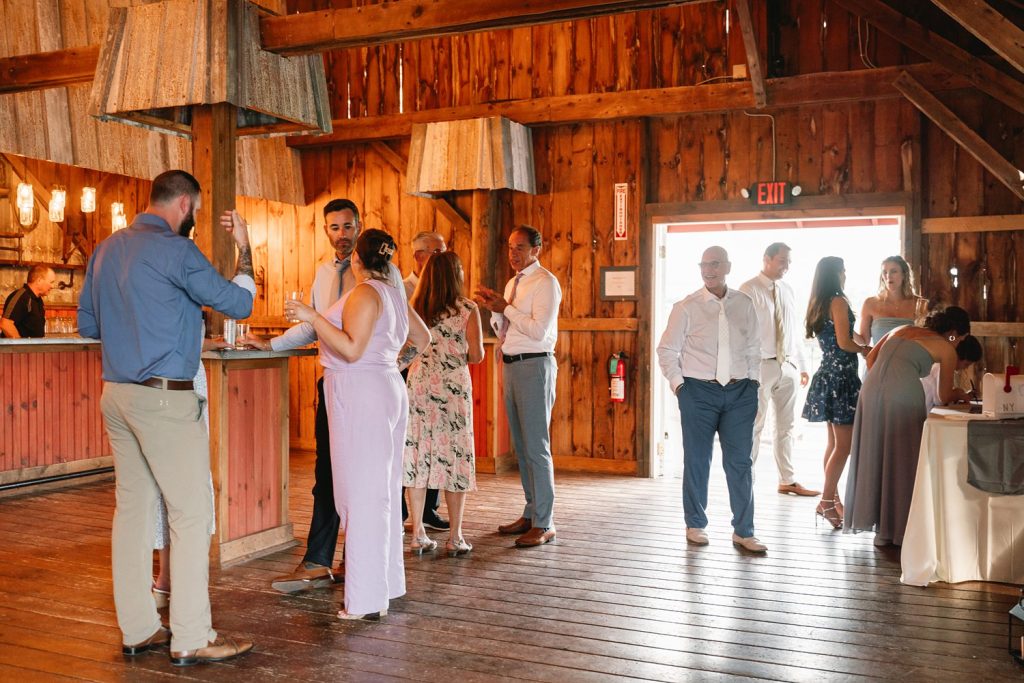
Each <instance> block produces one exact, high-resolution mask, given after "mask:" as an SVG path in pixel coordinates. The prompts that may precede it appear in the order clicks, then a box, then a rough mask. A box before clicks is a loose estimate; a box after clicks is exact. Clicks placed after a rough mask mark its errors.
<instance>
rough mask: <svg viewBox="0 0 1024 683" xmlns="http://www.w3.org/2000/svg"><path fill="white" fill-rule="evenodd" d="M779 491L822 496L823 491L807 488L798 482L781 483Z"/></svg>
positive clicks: (797, 494) (798, 494)
mask: <svg viewBox="0 0 1024 683" xmlns="http://www.w3.org/2000/svg"><path fill="white" fill-rule="evenodd" d="M779 493H792V494H793V495H796V496H820V495H821V491H815V490H814V489H805V488H804V487H803V486H801V485H800V484H798V483H797V482H795V481H794V482H793V483H792V484H779Z"/></svg>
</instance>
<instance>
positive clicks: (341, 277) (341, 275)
mask: <svg viewBox="0 0 1024 683" xmlns="http://www.w3.org/2000/svg"><path fill="white" fill-rule="evenodd" d="M334 263H335V265H336V266H337V267H338V295H337V296H336V297H335V299H334V301H337V300H338V299H340V298H341V295H342V294H344V293H345V272H346V271H347V270H348V267H349V266H350V265H352V261H350V260H349V259H345V260H343V261H335V262H334ZM331 303H334V302H333V301H332V302H331Z"/></svg>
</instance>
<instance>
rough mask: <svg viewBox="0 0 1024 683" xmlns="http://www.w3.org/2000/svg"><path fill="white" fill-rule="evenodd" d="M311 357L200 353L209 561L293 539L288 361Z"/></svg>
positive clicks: (243, 556)
mask: <svg viewBox="0 0 1024 683" xmlns="http://www.w3.org/2000/svg"><path fill="white" fill-rule="evenodd" d="M315 354H316V350H315V349H296V350H294V351H256V350H244V351H207V352H205V353H203V363H204V364H205V365H206V376H207V378H208V380H209V401H210V404H209V409H210V470H211V471H212V472H213V489H214V491H215V492H216V508H217V531H216V534H215V535H214V540H213V544H212V546H211V550H210V560H211V564H214V565H220V566H228V565H232V564H237V563H239V562H242V561H245V560H247V559H250V558H252V557H259V556H261V555H266V554H268V553H271V552H276V551H278V550H281V549H283V548H288V547H291V546H293V545H295V544H296V543H297V541H296V540H295V538H294V536H293V533H292V523H291V521H289V517H288V359H289V358H290V357H292V356H312V355H315Z"/></svg>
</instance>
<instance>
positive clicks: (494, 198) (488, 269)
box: [467, 190, 501, 292]
mask: <svg viewBox="0 0 1024 683" xmlns="http://www.w3.org/2000/svg"><path fill="white" fill-rule="evenodd" d="M498 199H499V195H498V191H497V190H474V191H473V217H472V224H471V233H470V237H471V244H472V247H471V251H470V263H469V277H468V278H467V279H468V280H469V287H468V288H467V289H468V291H469V292H475V291H476V289H477V287H489V288H490V289H498V286H497V284H498V283H497V282H496V281H495V277H494V274H495V272H496V270H495V266H496V262H497V258H498V239H499V237H500V235H501V225H499V221H500V213H499V212H498Z"/></svg>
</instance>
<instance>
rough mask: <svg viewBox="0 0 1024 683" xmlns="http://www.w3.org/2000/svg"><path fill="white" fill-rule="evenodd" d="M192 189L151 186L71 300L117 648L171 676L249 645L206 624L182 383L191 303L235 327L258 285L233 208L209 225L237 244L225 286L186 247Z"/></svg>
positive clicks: (191, 434) (185, 183)
mask: <svg viewBox="0 0 1024 683" xmlns="http://www.w3.org/2000/svg"><path fill="white" fill-rule="evenodd" d="M199 190H200V188H199V182H198V181H197V180H196V179H195V178H194V177H192V176H191V175H189V174H188V173H186V172H184V171H167V172H166V173H161V174H160V175H159V176H157V177H156V178H155V179H154V180H153V188H152V190H151V192H150V196H149V206H148V207H147V208H146V211H145V212H144V213H141V214H139V215H138V216H136V217H135V220H134V221H132V224H131V226H129V227H128V229H126V230H121V231H118V232H115V233H114V234H113V235H111V236H110V237H108V238H107V239H105V240H103V241H102V242H100V243H99V245H97V247H96V251H95V252H94V253H93V255H92V258H90V259H89V266H88V269H87V270H86V274H85V282H84V283H83V285H82V293H81V295H80V297H79V303H78V328H79V331H80V332H81V334H82V336H84V337H93V338H96V339H100V340H102V342H103V382H104V383H103V396H102V399H101V401H100V408H101V410H102V412H103V421H104V424H105V425H106V429H107V435H108V436H109V438H110V445H111V450H112V451H113V454H114V466H115V470H116V472H117V477H116V483H115V486H116V489H117V506H116V508H115V511H114V523H113V529H112V534H111V536H112V539H111V564H112V569H113V577H114V607H115V609H116V611H117V622H118V626H120V628H121V632H122V642H123V645H122V648H121V650H122V653H123V654H124V655H126V656H135V655H139V654H142V653H144V652H148V651H150V650H152V649H155V648H158V647H163V646H166V645H167V644H168V642H170V645H171V652H170V655H171V663H172V664H175V665H177V666H186V665H189V664H197V663H201V662H219V661H223V660H225V659H231V658H232V657H236V656H238V655H240V654H244V653H245V652H248V651H249V650H250V649H252V643H251V642H249V641H246V640H241V639H236V638H231V637H229V636H225V635H223V634H221V635H218V634H217V632H216V631H215V630H214V629H213V626H212V623H211V616H210V595H209V588H208V584H209V550H210V524H211V522H212V517H213V501H212V496H213V491H212V489H211V487H210V485H209V481H210V448H209V437H208V435H207V431H206V427H205V424H204V422H203V420H202V415H203V402H202V400H201V399H200V398H199V397H198V396H197V395H196V393H195V391H194V384H193V377H195V376H196V371H197V370H198V369H199V354H200V350H201V346H202V325H203V319H202V308H201V307H202V306H210V307H211V308H213V309H214V310H217V311H220V312H221V313H223V314H224V315H227V316H229V317H232V318H247V317H249V315H250V314H251V313H252V304H253V297H254V296H255V295H256V283H255V282H254V280H253V277H252V275H253V269H252V249H251V248H250V246H249V231H248V226H247V225H246V223H245V221H243V220H242V219H241V218H240V217H239V216H238V214H237V213H236V212H234V211H226V212H224V215H223V216H221V219H220V222H221V225H222V226H223V227H224V229H225V230H227V231H228V232H229V233H231V236H232V237H233V238H234V240H235V244H236V245H237V247H238V264H237V266H236V274H235V280H234V282H228V281H227V280H225V279H224V278H223V277H221V275H220V273H218V272H217V270H216V269H215V268H214V267H213V265H211V264H210V262H209V261H208V260H207V259H206V257H205V256H203V254H202V252H200V251H199V249H198V247H196V245H195V244H194V243H193V242H192V240H190V239H188V237H187V236H188V235H189V234H190V233H191V231H192V227H193V226H194V225H195V212H196V211H197V210H198V209H199V203H200V202H199ZM161 495H162V496H163V499H164V501H165V503H166V505H167V519H168V522H169V524H170V532H171V537H172V538H173V539H174V543H173V544H172V546H171V553H170V555H171V574H172V575H173V577H174V600H172V601H171V630H168V629H166V628H164V627H163V626H162V625H161V623H160V615H159V614H158V613H157V608H156V604H155V602H154V599H153V595H152V593H150V584H151V581H152V578H153V577H152V569H153V560H152V550H153V535H154V528H155V524H156V514H157V513H156V501H157V497H158V496H161ZM172 633H173V638H172V635H171V634H172Z"/></svg>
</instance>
